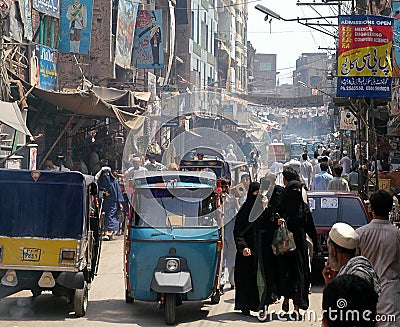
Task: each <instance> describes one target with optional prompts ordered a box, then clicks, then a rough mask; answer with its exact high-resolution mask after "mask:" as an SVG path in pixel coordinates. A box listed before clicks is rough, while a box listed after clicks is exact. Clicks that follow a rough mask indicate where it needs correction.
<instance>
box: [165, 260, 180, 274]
mask: <svg viewBox="0 0 400 327" xmlns="http://www.w3.org/2000/svg"><path fill="white" fill-rule="evenodd" d="M165 268H166V269H167V271H169V272H175V271H178V270H179V261H178V260H176V259H168V260H167V262H166V263H165Z"/></svg>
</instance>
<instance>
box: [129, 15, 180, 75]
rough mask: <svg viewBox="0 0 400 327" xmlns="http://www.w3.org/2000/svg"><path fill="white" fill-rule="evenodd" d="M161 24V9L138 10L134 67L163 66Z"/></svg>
mask: <svg viewBox="0 0 400 327" xmlns="http://www.w3.org/2000/svg"><path fill="white" fill-rule="evenodd" d="M161 26H162V10H139V11H138V17H137V20H136V30H135V47H134V52H133V56H134V61H135V63H134V65H135V67H136V68H153V69H155V68H164V53H163V46H162V34H161ZM172 55H173V54H172Z"/></svg>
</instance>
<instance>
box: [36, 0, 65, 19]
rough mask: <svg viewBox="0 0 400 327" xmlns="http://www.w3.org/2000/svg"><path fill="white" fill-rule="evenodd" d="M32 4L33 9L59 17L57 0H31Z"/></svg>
mask: <svg viewBox="0 0 400 327" xmlns="http://www.w3.org/2000/svg"><path fill="white" fill-rule="evenodd" d="M32 6H33V9H36V10H37V11H39V12H41V13H43V14H46V15H50V16H53V17H57V18H59V17H60V3H59V0H33V3H32ZM29 9H30V8H29Z"/></svg>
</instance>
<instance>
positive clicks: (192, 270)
mask: <svg viewBox="0 0 400 327" xmlns="http://www.w3.org/2000/svg"><path fill="white" fill-rule="evenodd" d="M127 174H128V175H126V176H125V183H126V188H127V190H128V193H129V194H130V196H131V203H132V210H131V215H130V218H129V221H128V223H127V225H126V231H125V299H126V302H127V303H131V302H133V301H134V300H142V301H158V302H159V304H160V307H161V308H162V309H163V310H164V313H165V314H164V316H165V322H166V323H167V324H168V325H171V324H174V323H175V320H176V306H177V305H180V304H182V302H184V301H201V300H205V299H208V298H211V302H212V303H213V304H216V303H218V302H219V301H220V291H219V287H218V286H219V275H220V264H221V251H222V238H221V217H222V212H221V210H220V209H221V208H220V192H221V189H220V188H219V187H217V184H218V183H217V180H216V176H215V174H214V173H212V172H204V171H199V172H194V171H160V172H136V173H134V174H131V175H129V173H127Z"/></svg>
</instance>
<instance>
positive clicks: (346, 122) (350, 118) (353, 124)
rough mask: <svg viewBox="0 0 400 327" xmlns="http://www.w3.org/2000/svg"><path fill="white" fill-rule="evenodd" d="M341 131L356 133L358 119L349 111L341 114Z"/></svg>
mask: <svg viewBox="0 0 400 327" xmlns="http://www.w3.org/2000/svg"><path fill="white" fill-rule="evenodd" d="M340 129H342V130H345V131H355V130H356V129H357V118H356V117H355V116H354V115H353V114H352V113H351V112H350V111H348V110H343V111H341V112H340Z"/></svg>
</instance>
